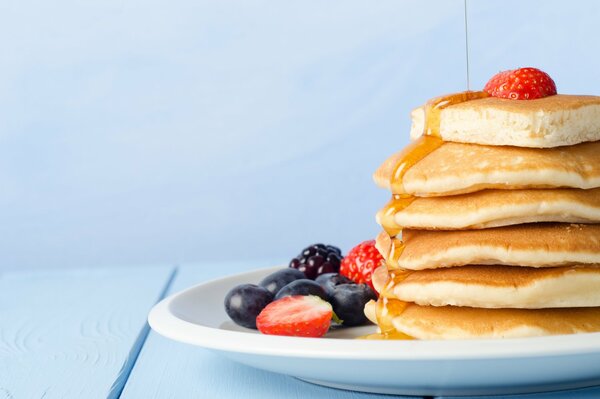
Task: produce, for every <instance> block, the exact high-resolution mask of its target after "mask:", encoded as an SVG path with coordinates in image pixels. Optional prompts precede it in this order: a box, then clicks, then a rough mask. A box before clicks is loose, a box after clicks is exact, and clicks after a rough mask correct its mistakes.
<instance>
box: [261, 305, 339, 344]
mask: <svg viewBox="0 0 600 399" xmlns="http://www.w3.org/2000/svg"><path fill="white" fill-rule="evenodd" d="M332 316H333V310H332V309H331V305H330V304H329V303H328V302H325V301H324V300H322V299H321V298H319V297H317V296H313V295H309V296H300V295H294V296H286V297H284V298H281V299H278V300H276V301H274V302H271V303H270V304H268V305H267V306H266V307H265V308H264V309H263V310H262V312H260V314H259V315H258V317H257V318H256V327H258V331H260V332H261V333H263V334H270V335H291V336H294V337H322V336H323V335H325V333H327V330H329V325H330V324H331V318H332Z"/></svg>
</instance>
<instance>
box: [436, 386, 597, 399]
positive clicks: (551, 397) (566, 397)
mask: <svg viewBox="0 0 600 399" xmlns="http://www.w3.org/2000/svg"><path fill="white" fill-rule="evenodd" d="M598 398H600V387H594V388H583V389H573V390H570V391H557V392H546V393H533V394H527V395H500V396H438V397H437V399H598Z"/></svg>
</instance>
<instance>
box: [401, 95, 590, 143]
mask: <svg viewBox="0 0 600 399" xmlns="http://www.w3.org/2000/svg"><path fill="white" fill-rule="evenodd" d="M424 115H425V113H424V108H423V107H420V108H417V109H415V110H414V111H413V112H412V114H411V116H412V120H413V124H412V128H411V132H410V135H411V138H413V139H415V138H417V137H419V136H421V135H422V133H423V122H424ZM440 133H441V136H442V138H443V139H444V140H445V141H454V142H459V143H475V144H484V145H510V146H518V147H532V148H548V147H559V146H566V145H573V144H578V143H583V142H586V141H598V140H600V97H597V96H574V95H561V94H559V95H555V96H549V97H544V98H540V99H537V100H525V101H519V100H508V99H502V98H496V97H487V98H483V99H478V100H471V101H466V102H463V103H460V104H456V105H451V106H448V107H447V108H445V109H443V110H442V111H441V118H440Z"/></svg>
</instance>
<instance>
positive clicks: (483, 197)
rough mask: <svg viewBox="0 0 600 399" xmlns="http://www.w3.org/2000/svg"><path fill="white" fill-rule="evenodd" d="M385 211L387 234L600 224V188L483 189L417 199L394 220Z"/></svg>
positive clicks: (381, 218)
mask: <svg viewBox="0 0 600 399" xmlns="http://www.w3.org/2000/svg"><path fill="white" fill-rule="evenodd" d="M392 202H393V200H392ZM384 211H385V208H384V209H382V211H380V213H379V214H378V217H377V220H378V222H379V223H380V224H382V223H383V224H384V227H385V228H386V230H388V231H389V230H393V229H396V230H399V229H401V228H402V227H404V228H412V229H439V230H453V229H481V228H489V227H499V226H508V225H513V224H523V223H534V222H563V223H599V222H600V188H597V189H591V190H580V189H546V190H542V189H538V190H535V189H532V190H483V191H478V192H475V193H470V194H462V195H454V196H449V197H428V198H425V197H417V198H415V199H414V200H413V201H412V202H411V203H410V204H409V205H408V206H406V207H404V209H402V208H400V211H398V212H396V213H395V215H394V216H393V217H391V218H383V217H382V214H383V213H384ZM385 224H389V225H388V226H386V225H385Z"/></svg>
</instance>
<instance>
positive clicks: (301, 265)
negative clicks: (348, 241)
mask: <svg viewBox="0 0 600 399" xmlns="http://www.w3.org/2000/svg"><path fill="white" fill-rule="evenodd" d="M342 258H343V256H342V251H340V249H339V248H338V247H334V246H333V245H324V244H314V245H311V246H310V247H306V248H304V249H303V250H302V252H301V253H300V255H298V256H296V257H295V258H294V259H292V260H291V261H290V267H291V268H294V269H298V270H300V271H301V272H303V273H304V275H305V276H306V278H308V279H311V280H314V279H315V278H317V277H318V276H320V275H321V274H325V273H337V272H338V271H339V270H340V262H341V261H342Z"/></svg>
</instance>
